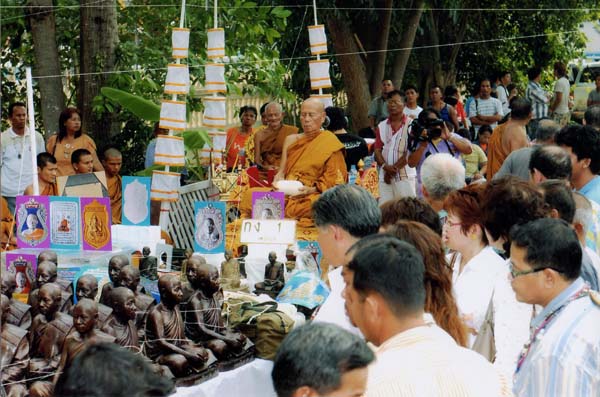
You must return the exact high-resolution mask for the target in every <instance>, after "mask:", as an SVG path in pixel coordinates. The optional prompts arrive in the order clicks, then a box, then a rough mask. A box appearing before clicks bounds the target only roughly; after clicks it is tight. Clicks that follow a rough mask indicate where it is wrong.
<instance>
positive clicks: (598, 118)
mask: <svg viewBox="0 0 600 397" xmlns="http://www.w3.org/2000/svg"><path fill="white" fill-rule="evenodd" d="M583 119H584V120H585V125H589V126H590V127H592V128H595V129H596V130H597V131H598V132H600V105H593V106H590V107H588V108H587V109H586V111H585V113H584V114H583Z"/></svg>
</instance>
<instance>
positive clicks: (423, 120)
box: [417, 108, 442, 125]
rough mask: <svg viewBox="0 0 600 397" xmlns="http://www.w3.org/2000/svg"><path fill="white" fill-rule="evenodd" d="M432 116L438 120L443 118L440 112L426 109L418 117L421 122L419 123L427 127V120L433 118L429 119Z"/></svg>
mask: <svg viewBox="0 0 600 397" xmlns="http://www.w3.org/2000/svg"><path fill="white" fill-rule="evenodd" d="M431 114H434V115H435V118H436V119H441V118H442V116H441V115H440V112H438V111H437V110H435V109H434V108H426V109H423V110H422V111H421V113H419V115H418V116H417V120H419V123H421V124H422V125H426V124H427V119H429V118H431V117H429V116H430V115H431Z"/></svg>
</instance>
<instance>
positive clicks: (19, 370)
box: [0, 295, 29, 397]
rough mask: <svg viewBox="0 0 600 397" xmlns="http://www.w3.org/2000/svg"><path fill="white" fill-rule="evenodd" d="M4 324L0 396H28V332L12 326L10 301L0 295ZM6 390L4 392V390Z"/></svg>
mask: <svg viewBox="0 0 600 397" xmlns="http://www.w3.org/2000/svg"><path fill="white" fill-rule="evenodd" d="M0 308H1V309H2V323H1V327H0V374H2V376H1V378H0V381H1V382H2V383H1V384H0V395H5V394H2V393H3V392H4V393H6V395H7V396H11V397H13V396H14V397H22V396H25V395H27V387H25V383H24V378H25V375H26V373H27V367H28V366H29V341H28V340H27V331H26V330H24V329H22V328H19V327H17V326H16V325H13V324H10V323H8V321H7V318H8V316H9V313H10V300H9V299H8V297H6V295H0ZM3 389H4V390H3Z"/></svg>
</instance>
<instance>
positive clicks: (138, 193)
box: [121, 176, 152, 226]
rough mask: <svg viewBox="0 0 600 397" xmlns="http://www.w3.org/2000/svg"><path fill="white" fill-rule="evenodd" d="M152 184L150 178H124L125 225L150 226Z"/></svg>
mask: <svg viewBox="0 0 600 397" xmlns="http://www.w3.org/2000/svg"><path fill="white" fill-rule="evenodd" d="M151 183H152V178H150V177H142V176H124V177H123V186H122V188H123V190H122V191H123V211H122V216H121V222H123V225H134V226H150V186H151Z"/></svg>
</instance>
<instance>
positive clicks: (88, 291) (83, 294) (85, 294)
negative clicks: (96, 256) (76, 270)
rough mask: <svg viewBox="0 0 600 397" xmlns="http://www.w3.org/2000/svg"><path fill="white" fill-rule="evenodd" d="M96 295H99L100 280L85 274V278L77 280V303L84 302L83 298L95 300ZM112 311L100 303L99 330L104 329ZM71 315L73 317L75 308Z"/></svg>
mask: <svg viewBox="0 0 600 397" xmlns="http://www.w3.org/2000/svg"><path fill="white" fill-rule="evenodd" d="M96 295H98V280H96V277H94V276H92V275H91V274H84V275H83V276H81V277H79V278H78V279H77V285H76V286H75V296H76V297H77V302H79V301H80V300H82V299H83V298H87V299H91V300H95V299H96ZM111 312H112V309H111V308H110V307H108V306H106V305H103V304H102V303H98V321H97V322H96V324H97V326H98V328H99V329H102V326H103V325H104V323H105V322H106V320H107V319H108V316H110V313H111ZM69 314H70V315H71V316H72V315H73V308H71V310H70V312H69Z"/></svg>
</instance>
